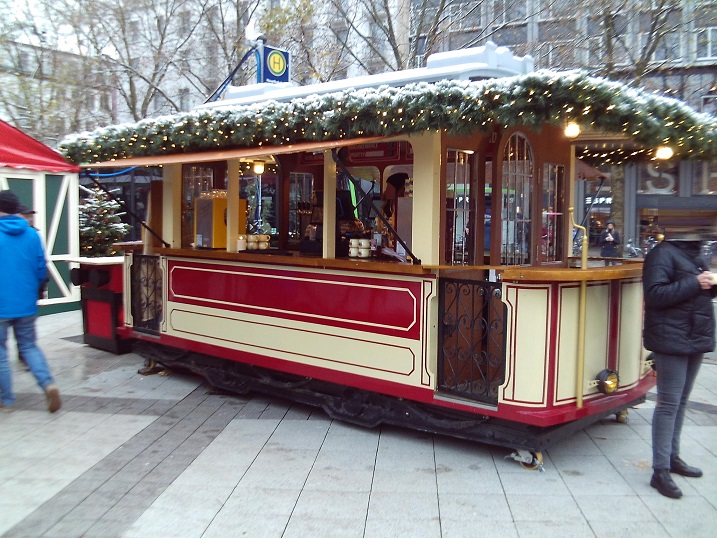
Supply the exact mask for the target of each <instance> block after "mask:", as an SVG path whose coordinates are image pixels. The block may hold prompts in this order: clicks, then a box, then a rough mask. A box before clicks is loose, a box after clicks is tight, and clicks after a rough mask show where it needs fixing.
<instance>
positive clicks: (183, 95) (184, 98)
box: [179, 88, 190, 111]
mask: <svg viewBox="0 0 717 538" xmlns="http://www.w3.org/2000/svg"><path fill="white" fill-rule="evenodd" d="M189 107H190V104H189V89H188V88H182V89H180V90H179V110H181V111H187V110H189Z"/></svg>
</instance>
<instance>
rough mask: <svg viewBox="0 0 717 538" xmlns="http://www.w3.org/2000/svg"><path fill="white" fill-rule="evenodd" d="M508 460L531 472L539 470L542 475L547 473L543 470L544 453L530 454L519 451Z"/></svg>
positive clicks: (525, 451)
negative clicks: (512, 460)
mask: <svg viewBox="0 0 717 538" xmlns="http://www.w3.org/2000/svg"><path fill="white" fill-rule="evenodd" d="M506 458H512V459H514V460H515V461H517V462H518V463H520V466H521V467H522V468H523V469H528V470H529V471H535V470H538V471H540V472H541V473H542V472H544V471H545V469H544V468H543V453H542V452H528V451H527V450H523V449H518V450H516V451H515V452H513V453H512V454H510V455H509V456H506Z"/></svg>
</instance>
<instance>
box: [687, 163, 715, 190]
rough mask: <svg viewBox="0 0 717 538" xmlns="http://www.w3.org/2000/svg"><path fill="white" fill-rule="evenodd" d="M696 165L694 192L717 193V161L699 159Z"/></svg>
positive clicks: (693, 182)
mask: <svg viewBox="0 0 717 538" xmlns="http://www.w3.org/2000/svg"><path fill="white" fill-rule="evenodd" d="M694 167H695V168H694V175H693V180H692V194H694V195H697V196H706V195H710V194H717V161H698V162H696V163H694Z"/></svg>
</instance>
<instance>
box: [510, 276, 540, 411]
mask: <svg viewBox="0 0 717 538" xmlns="http://www.w3.org/2000/svg"><path fill="white" fill-rule="evenodd" d="M503 297H504V301H505V302H506V304H507V305H508V312H507V320H506V321H507V327H506V331H507V334H508V335H509V341H508V342H507V349H506V381H505V384H504V386H503V389H502V390H501V391H500V394H501V401H502V402H506V403H516V404H520V405H523V406H527V407H538V406H544V405H545V403H546V399H547V392H548V387H547V371H548V360H549V356H550V330H549V328H550V317H551V308H552V305H551V302H550V285H549V284H544V285H543V284H535V285H529V284H521V285H514V284H505V285H504V286H503Z"/></svg>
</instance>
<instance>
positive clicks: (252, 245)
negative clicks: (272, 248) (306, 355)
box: [246, 234, 271, 250]
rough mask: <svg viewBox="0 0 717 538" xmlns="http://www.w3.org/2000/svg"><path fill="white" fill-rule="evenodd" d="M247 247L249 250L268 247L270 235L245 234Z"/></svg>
mask: <svg viewBox="0 0 717 538" xmlns="http://www.w3.org/2000/svg"><path fill="white" fill-rule="evenodd" d="M246 238H247V245H246V246H247V248H248V249H249V250H266V249H268V248H269V240H270V239H271V236H270V235H268V234H254V235H247V237H246Z"/></svg>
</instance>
